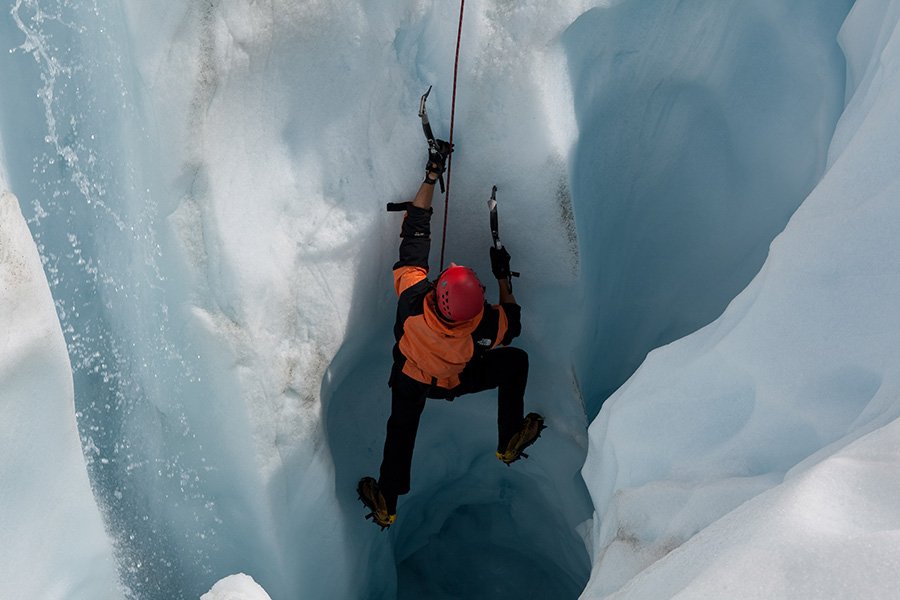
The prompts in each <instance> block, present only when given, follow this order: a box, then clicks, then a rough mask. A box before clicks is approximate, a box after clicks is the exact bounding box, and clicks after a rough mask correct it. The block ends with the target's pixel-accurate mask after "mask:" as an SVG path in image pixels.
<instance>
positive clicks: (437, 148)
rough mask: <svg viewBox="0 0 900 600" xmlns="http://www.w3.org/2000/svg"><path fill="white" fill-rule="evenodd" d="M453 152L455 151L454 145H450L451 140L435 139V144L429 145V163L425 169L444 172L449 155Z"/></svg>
mask: <svg viewBox="0 0 900 600" xmlns="http://www.w3.org/2000/svg"><path fill="white" fill-rule="evenodd" d="M451 152H453V146H451V145H450V142H445V141H444V140H434V143H433V144H429V145H428V163H426V165H425V169H426V170H427V171H428V172H429V173H434V174H435V175H441V174H442V173H443V172H444V169H445V167H444V164H445V163H446V162H447V157H448V156H450V153H451Z"/></svg>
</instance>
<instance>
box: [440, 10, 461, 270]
mask: <svg viewBox="0 0 900 600" xmlns="http://www.w3.org/2000/svg"><path fill="white" fill-rule="evenodd" d="M465 8H466V0H460V2H459V30H458V31H457V33H456V58H455V59H454V60H453V99H452V101H451V103H450V147H451V148H452V147H453V123H454V120H455V118H456V76H457V73H458V71H459V46H460V42H461V41H462V25H463V11H464V10H465ZM452 166H453V153H451V154H450V156H449V157H448V158H447V191H446V193H445V194H444V231H443V233H442V234H441V271H443V270H444V246H445V245H446V243H447V216H448V211H449V209H450V169H451V167H452Z"/></svg>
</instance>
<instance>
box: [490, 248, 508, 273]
mask: <svg viewBox="0 0 900 600" xmlns="http://www.w3.org/2000/svg"><path fill="white" fill-rule="evenodd" d="M491 272H492V273H493V274H494V277H496V278H497V279H509V275H510V273H509V252H507V251H506V248H505V247H504V248H500V249H499V250H498V249H497V248H495V247H494V246H491Z"/></svg>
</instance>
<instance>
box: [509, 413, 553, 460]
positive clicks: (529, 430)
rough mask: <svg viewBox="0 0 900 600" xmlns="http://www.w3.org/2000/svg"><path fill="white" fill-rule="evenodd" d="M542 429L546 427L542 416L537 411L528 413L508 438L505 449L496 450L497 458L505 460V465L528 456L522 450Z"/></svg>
mask: <svg viewBox="0 0 900 600" xmlns="http://www.w3.org/2000/svg"><path fill="white" fill-rule="evenodd" d="M544 429H546V426H545V425H544V417H542V416H541V415H539V414H537V413H528V415H527V416H526V417H525V419H524V420H523V421H522V427H521V428H520V429H519V431H517V432H516V433H515V434H513V436H512V438H510V440H509V443H508V444H507V445H506V449H505V450H497V458H499V459H500V460H502V461H503V462H505V463H506V465H507V466H509V465H510V464H511V463H514V462H516V461H517V460H519V459H520V458H528V455H527V454H525V453H524V452H522V451H523V450H524V449H525V448H527V447H528V446H530V445H532V444H533V443H534V442H535V441H536V440H537V439H538V438H539V437H541V431H542V430H544Z"/></svg>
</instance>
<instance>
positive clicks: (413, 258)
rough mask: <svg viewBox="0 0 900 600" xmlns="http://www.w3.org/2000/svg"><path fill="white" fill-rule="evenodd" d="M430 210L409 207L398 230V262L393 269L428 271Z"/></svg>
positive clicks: (431, 210)
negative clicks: (415, 268) (405, 268)
mask: <svg viewBox="0 0 900 600" xmlns="http://www.w3.org/2000/svg"><path fill="white" fill-rule="evenodd" d="M432 212H434V211H433V209H431V208H419V207H418V206H413V205H411V204H410V205H409V207H407V209H406V217H405V218H404V219H403V225H402V226H401V228H400V238H401V239H400V260H398V261H397V262H396V263H395V264H394V269H398V268H400V267H406V266H410V267H424V268H425V269H426V270H427V269H428V254H429V253H430V252H431V214H432Z"/></svg>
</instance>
